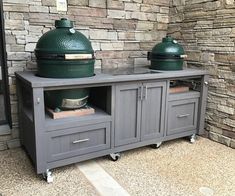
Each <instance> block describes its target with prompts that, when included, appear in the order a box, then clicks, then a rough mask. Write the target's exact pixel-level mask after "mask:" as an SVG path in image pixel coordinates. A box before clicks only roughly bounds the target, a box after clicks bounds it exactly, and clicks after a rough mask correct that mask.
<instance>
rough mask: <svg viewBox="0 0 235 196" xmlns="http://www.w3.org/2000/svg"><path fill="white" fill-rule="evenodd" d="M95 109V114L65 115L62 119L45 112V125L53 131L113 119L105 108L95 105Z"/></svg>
mask: <svg viewBox="0 0 235 196" xmlns="http://www.w3.org/2000/svg"><path fill="white" fill-rule="evenodd" d="M93 108H94V109H95V113H94V114H89V115H85V116H75V117H65V118H60V119H52V118H51V117H50V116H49V115H48V114H47V113H46V114H45V126H46V129H47V131H53V130H57V129H65V128H70V127H76V126H82V125H84V124H91V123H93V124H94V123H99V122H107V121H111V119H112V117H111V115H109V114H108V113H106V112H104V111H103V110H101V109H99V108H97V107H93Z"/></svg>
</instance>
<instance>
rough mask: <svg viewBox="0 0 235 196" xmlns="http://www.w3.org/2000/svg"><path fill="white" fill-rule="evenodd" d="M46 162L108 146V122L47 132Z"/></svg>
mask: <svg viewBox="0 0 235 196" xmlns="http://www.w3.org/2000/svg"><path fill="white" fill-rule="evenodd" d="M47 138H49V139H48V141H47V144H48V155H47V160H48V162H51V161H56V160H61V159H65V158H71V157H74V156H78V155H83V154H87V153H91V152H96V151H100V150H105V149H108V148H110V122H107V123H100V124H95V125H89V126H83V127H75V128H70V129H65V130H60V131H53V132H50V133H48V136H47Z"/></svg>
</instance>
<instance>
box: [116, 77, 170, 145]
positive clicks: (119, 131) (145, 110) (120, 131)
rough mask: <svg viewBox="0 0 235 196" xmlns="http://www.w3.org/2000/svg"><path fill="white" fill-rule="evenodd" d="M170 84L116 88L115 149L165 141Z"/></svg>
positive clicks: (132, 85)
mask: <svg viewBox="0 0 235 196" xmlns="http://www.w3.org/2000/svg"><path fill="white" fill-rule="evenodd" d="M165 97H166V82H144V83H134V84H133V83H130V84H124V85H123V84H120V85H117V86H116V102H115V107H116V110H115V128H114V129H115V146H122V145H127V144H131V143H135V142H140V141H144V140H149V139H154V138H158V137H162V136H163V134H164V112H165V101H166V98H165Z"/></svg>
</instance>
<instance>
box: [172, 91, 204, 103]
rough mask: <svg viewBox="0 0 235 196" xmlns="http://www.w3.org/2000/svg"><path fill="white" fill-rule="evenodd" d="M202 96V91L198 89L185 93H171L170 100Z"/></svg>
mask: <svg viewBox="0 0 235 196" xmlns="http://www.w3.org/2000/svg"><path fill="white" fill-rule="evenodd" d="M196 97H198V98H199V97H200V92H197V91H189V92H184V93H170V94H169V97H168V101H172V100H180V99H190V98H196Z"/></svg>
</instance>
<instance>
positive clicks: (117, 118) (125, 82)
mask: <svg viewBox="0 0 235 196" xmlns="http://www.w3.org/2000/svg"><path fill="white" fill-rule="evenodd" d="M16 79H17V96H18V103H19V104H18V106H19V107H18V108H19V126H20V140H21V144H22V146H23V147H24V148H25V150H26V151H27V153H28V154H29V157H30V158H31V160H32V162H33V163H34V165H35V168H36V171H37V173H38V174H41V173H43V174H45V176H46V177H47V179H49V180H48V181H50V179H51V178H50V172H49V169H52V168H55V167H59V166H63V165H67V164H71V163H76V162H79V161H83V160H88V159H92V158H96V157H100V156H105V155H111V157H115V156H113V155H115V154H116V153H117V152H121V151H124V150H129V149H133V148H137V147H141V146H145V145H150V144H159V142H162V141H167V140H170V139H175V138H179V137H186V136H192V135H195V134H203V132H204V116H205V105H206V104H205V102H206V97H207V80H208V73H207V72H206V71H201V70H182V71H171V72H164V71H157V72H154V71H153V72H149V70H148V72H147V74H137V75H112V73H110V72H109V73H108V74H107V73H102V72H100V71H96V75H95V76H94V77H90V78H80V79H50V78H40V77H37V76H36V75H35V73H34V72H18V73H16ZM181 79H186V80H190V79H195V80H197V82H199V84H200V85H199V87H198V88H197V89H196V90H194V89H193V90H190V91H188V92H185V93H174V94H172V93H170V91H169V87H170V82H171V81H172V80H181ZM67 88H90V98H89V101H88V102H89V104H92V105H93V107H94V108H95V114H91V115H87V116H82V117H69V118H63V119H55V120H54V119H52V118H50V117H49V116H48V115H47V113H46V112H45V104H44V93H45V91H50V90H59V89H67Z"/></svg>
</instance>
